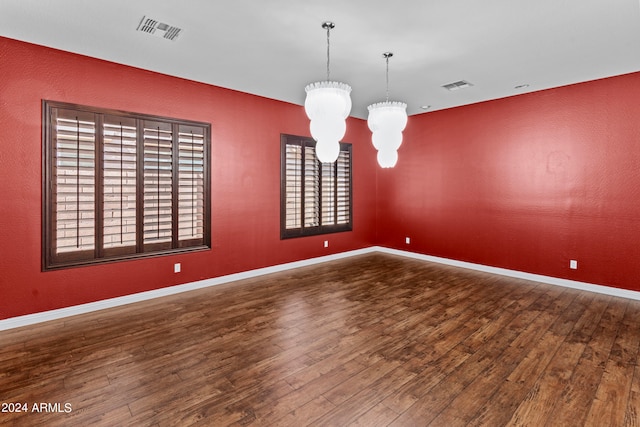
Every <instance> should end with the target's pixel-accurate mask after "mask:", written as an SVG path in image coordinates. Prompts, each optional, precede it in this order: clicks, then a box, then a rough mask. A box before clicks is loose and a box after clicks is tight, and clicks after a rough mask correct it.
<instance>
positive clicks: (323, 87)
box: [304, 22, 351, 163]
mask: <svg viewBox="0 0 640 427" xmlns="http://www.w3.org/2000/svg"><path fill="white" fill-rule="evenodd" d="M334 27H335V24H334V23H333V22H324V23H323V24H322V28H324V29H325V30H327V80H325V81H321V82H316V83H311V84H309V85H307V87H305V89H304V90H305V91H306V92H307V98H306V99H305V101H304V110H305V112H306V113H307V117H309V119H310V120H311V123H310V124H309V130H310V131H311V136H312V137H313V139H315V140H316V157H317V158H318V160H320V161H321V162H322V163H333V162H335V161H336V160H337V159H338V155H339V154H340V140H341V139H342V138H343V137H344V134H345V132H346V130H347V124H346V122H345V120H346V118H347V117H348V116H349V113H350V112H351V96H350V94H351V86H349V85H348V84H346V83H339V82H332V81H331V80H330V74H329V65H330V62H329V53H330V52H329V46H330V45H329V34H330V31H331V30H332V29H333V28H334Z"/></svg>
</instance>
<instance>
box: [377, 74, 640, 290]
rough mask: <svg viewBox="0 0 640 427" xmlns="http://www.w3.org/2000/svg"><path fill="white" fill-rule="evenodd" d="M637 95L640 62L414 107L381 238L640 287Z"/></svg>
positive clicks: (381, 219)
mask: <svg viewBox="0 0 640 427" xmlns="http://www.w3.org/2000/svg"><path fill="white" fill-rule="evenodd" d="M638 100H640V74H638V73H636V74H629V75H624V76H619V77H613V78H608V79H603V80H598V81H593V82H587V83H582V84H577V85H571V86H566V87H561V88H556V89H551V90H546V91H540V92H535V93H531V94H523V95H520V96H515V97H511V98H505V99H500V100H496V101H490V102H484V103H480V104H475V105H470V106H464V107H459V108H454V109H449V110H443V111H437V112H433V113H427V114H422V115H419V116H413V117H411V118H410V119H409V124H408V126H407V129H406V131H405V134H404V135H405V137H404V141H405V142H404V143H403V145H402V147H401V148H400V151H399V156H400V157H399V161H398V164H397V166H396V167H395V168H394V169H391V170H380V171H379V172H378V205H377V215H378V228H377V236H378V237H377V242H378V244H381V245H384V246H388V247H393V248H398V249H405V250H410V251H414V252H419V253H424V254H429V255H434V256H440V257H446V258H453V259H457V260H462V261H468V262H472V263H479V264H483V265H490V266H497V267H503V268H508V269H513V270H518V271H525V272H532V273H537V274H543V275H548V276H554V277H560V278H567V279H572V280H579V281H584V282H590V283H597V284H602V285H608V286H614V287H620V288H627V289H632V290H640V102H638ZM406 236H408V237H411V244H410V245H406V244H405V237H406ZM570 259H576V260H577V261H578V269H577V270H571V269H569V260H570Z"/></svg>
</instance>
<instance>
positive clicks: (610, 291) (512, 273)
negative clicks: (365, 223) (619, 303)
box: [374, 246, 640, 300]
mask: <svg viewBox="0 0 640 427" xmlns="http://www.w3.org/2000/svg"><path fill="white" fill-rule="evenodd" d="M374 248H375V250H376V251H378V252H384V253H388V254H393V255H401V256H404V257H408V258H414V259H419V260H422V261H430V262H437V263H438V264H445V265H451V266H454V267H460V268H468V269H470V270H477V271H484V272H486V273H493V274H498V275H500V276H508V277H515V278H518V279H525V280H531V281H533V282H540V283H547V284H549V285H556V286H563V287H565V288H572V289H580V290H583V291H589V292H596V293H599V294H605V295H611V296H615V297H622V298H628V299H634V300H640V292H638V291H631V290H628V289H620V288H613V287H610V286H602V285H596V284H593V283H585V282H578V281H575V280H569V279H560V278H558V277H551V276H543V275H541V274H533V273H525V272H523V271H517V270H508V269H506V268H499V267H491V266H487V265H482V264H473V263H471V262H464V261H457V260H454V259H448V258H440V257H435V256H431V255H423V254H418V253H415V252H408V251H401V250H398V249H389V248H383V247H380V246H375V247H374Z"/></svg>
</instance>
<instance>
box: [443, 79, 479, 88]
mask: <svg viewBox="0 0 640 427" xmlns="http://www.w3.org/2000/svg"><path fill="white" fill-rule="evenodd" d="M471 86H473V85H472V84H471V83H469V82H468V81H466V80H460V81H459V82H453V83H449V84H446V85H443V86H442V87H443V88H445V89H447V90H458V89H463V88H465V87H471Z"/></svg>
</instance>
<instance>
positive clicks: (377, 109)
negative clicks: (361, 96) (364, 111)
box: [367, 101, 407, 132]
mask: <svg viewBox="0 0 640 427" xmlns="http://www.w3.org/2000/svg"><path fill="white" fill-rule="evenodd" d="M368 110H369V117H368V118H367V125H368V126H369V130H371V131H372V132H375V131H377V130H379V129H387V130H391V129H393V130H395V131H398V132H402V131H403V130H404V128H405V127H406V126H407V104H405V103H404V102H395V101H386V102H378V103H377V104H372V105H369V107H368Z"/></svg>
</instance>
